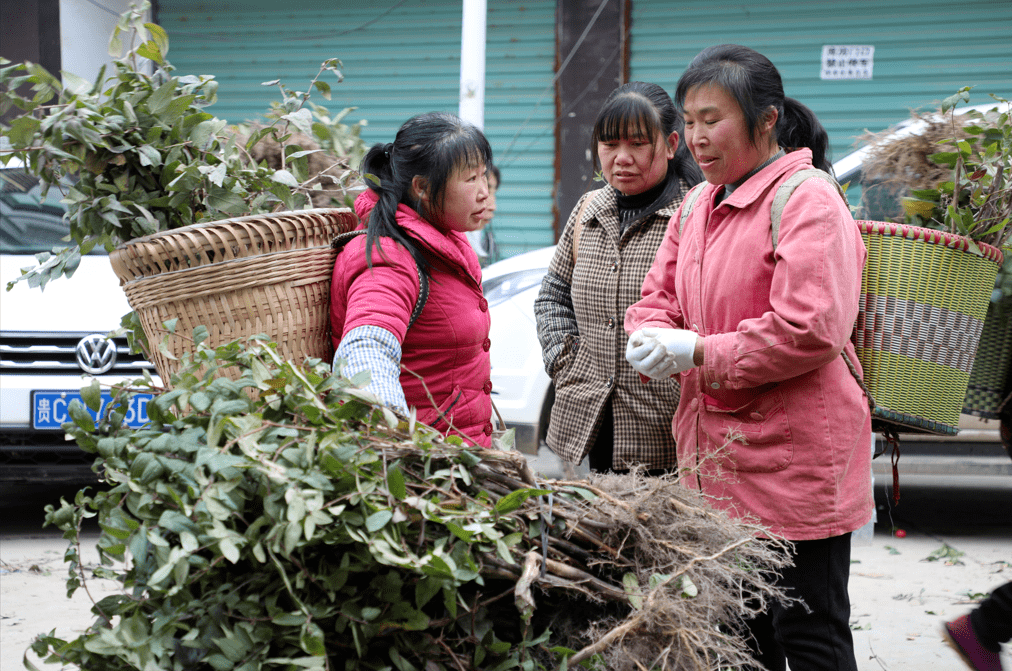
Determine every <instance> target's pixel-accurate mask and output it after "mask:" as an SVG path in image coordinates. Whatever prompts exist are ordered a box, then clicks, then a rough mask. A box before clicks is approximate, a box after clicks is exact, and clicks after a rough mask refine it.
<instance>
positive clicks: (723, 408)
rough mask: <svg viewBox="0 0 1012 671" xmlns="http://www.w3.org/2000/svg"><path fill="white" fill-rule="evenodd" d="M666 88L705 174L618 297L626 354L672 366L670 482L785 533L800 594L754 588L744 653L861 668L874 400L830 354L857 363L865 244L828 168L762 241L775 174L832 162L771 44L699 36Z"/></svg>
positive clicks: (651, 369) (645, 364) (665, 370)
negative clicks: (778, 595) (766, 52)
mask: <svg viewBox="0 0 1012 671" xmlns="http://www.w3.org/2000/svg"><path fill="white" fill-rule="evenodd" d="M675 100H676V103H677V104H678V105H679V106H680V107H681V108H682V111H683V114H684V116H685V140H686V143H687V144H688V146H689V150H690V151H691V152H692V155H693V158H695V159H696V162H697V163H698V164H699V166H700V168H701V169H702V171H703V175H704V176H705V177H706V180H707V184H704V185H702V186H701V187H697V188H701V191H700V192H699V194H698V199H697V200H696V201H695V203H694V206H693V208H692V210H691V213H690V214H689V216H688V217H687V219H686V220H685V222H684V229H683V230H681V231H680V230H679V229H680V227H681V225H680V219H681V214H682V212H681V209H682V208H680V209H679V212H676V213H675V215H674V217H673V218H672V220H671V223H670V224H669V226H668V231H667V234H666V236H665V239H664V242H663V243H662V244H661V247H660V249H659V251H658V253H657V257H656V260H655V262H654V264H653V267H652V268H651V270H650V272H649V273H648V274H647V277H646V279H645V281H644V284H643V292H642V295H643V297H642V299H641V300H640V301H639V302H637V303H635V304H633V305H632V307H630V308H629V310H628V312H627V313H626V319H625V328H626V330H627V331H628V332H629V333H630V334H631V335H630V340H629V343H630V344H629V347H628V349H627V351H626V358H627V359H628V360H629V362H630V363H631V364H632V366H633V368H635V369H636V370H637V371H639V372H640V373H641V374H644V375H646V376H648V377H651V378H660V377H667V376H670V375H675V374H678V375H680V376H681V378H680V379H681V384H682V396H681V400H680V402H679V406H678V409H677V411H676V414H675V417H674V421H673V425H672V427H673V431H674V435H675V442H676V443H677V446H678V447H677V451H678V463H679V466H680V467H683V468H690V469H694V471H695V472H694V473H693V474H692V475H691V476H689V477H685V478H683V480H682V482H683V483H685V484H686V485H688V486H690V487H696V488H699V489H701V490H702V491H703V492H705V493H706V494H708V495H711V496H712V497H713V498H712V501H713V504H714V505H715V506H718V507H722V508H724V509H727V510H728V511H730V512H731V513H732V514H733V515H735V516H737V517H739V518H742V519H746V518H751V519H755V520H758V521H759V522H761V523H762V524H763V525H765V526H767V527H768V528H769V529H770V531H771V532H772V533H773V534H775V535H778V536H782V537H786V538H787V539H790V540H792V541H795V545H794V548H795V550H794V553H793V559H794V566H793V567H789V568H787V569H785V570H784V572H783V576H782V577H781V578H780V581H779V582H780V585H781V586H782V587H784V588H786V589H787V591H788V592H789V593H790V594H791V595H792V596H795V597H801V599H802V600H804V602H805V603H806V605H807V608H808V609H810V611H806V607H805V606H801V605H798V604H794V605H790V606H785V605H783V604H767V608H766V612H764V613H761V614H760V615H759V616H758V617H756V618H755V619H753V620H750V622H749V628H750V633H751V635H752V636H751V637H750V638H749V640H750V643H751V645H752V647H753V655H754V656H755V658H756V659H757V660H758V661H759V662H761V663H762V664H763V665H764V666H765V667H766V668H768V669H770V670H771V671H777V670H778V669H779V670H782V669H784V668H785V665H786V661H789V662H790V666H791V669H793V670H794V671H800V670H801V669H827V670H828V669H834V670H836V669H846V670H855V671H856V669H857V666H856V662H855V661H854V651H853V642H852V639H851V634H850V628H849V614H850V602H849V597H848V594H847V581H848V575H849V571H850V533H851V532H852V531H855V530H856V529H858V528H860V527H861V526H863V525H864V524H865V523H866V522H868V521H869V519H870V518H871V515H872V512H873V498H872V492H871V469H870V459H871V450H870V445H871V417H870V412H869V408H868V401H867V399H866V398H865V397H864V396H863V394H862V391H861V388H860V386H859V384H858V383H857V381H856V380H855V378H854V375H853V374H852V373H851V371H850V370H849V368H848V366H847V363H846V362H845V360H844V357H843V356H842V355H843V354H846V355H847V357H849V359H850V361H852V362H854V365H855V366H856V367H857V370H858V371H860V364H858V363H857V357H856V355H855V352H854V347H853V345H852V344H851V342H850V335H851V332H852V330H853V327H854V322H855V319H856V317H857V313H858V300H859V297H860V290H861V271H862V268H863V265H864V261H865V256H866V253H865V249H864V245H863V243H862V241H861V236H860V233H859V231H858V228H857V226H856V225H855V224H854V221H853V219H852V218H851V215H850V211H849V209H848V207H847V204H846V202H844V200H843V199H842V198H841V197H840V195H839V194H838V192H837V191H836V189H835V188H834V186H832V185H831V184H830V183H829V182H826V181H823V180H822V179H808V180H806V181H804V182H803V183H802V184H801V185H800V186H799V187H798V188H797V190H796V191H795V192H794V194H793V195H792V196H791V198H790V199H789V201H788V202H787V205H786V207H785V209H784V211H783V218H782V222H781V225H780V229H779V235H778V243H777V244H776V246H774V241H773V233H772V230H771V206H772V202H773V197H774V193H775V191H776V188H777V186H779V185H780V184H782V183H783V182H784V181H785V180H786V179H787V178H788V177H789V176H791V175H792V174H793V173H795V172H797V171H799V170H802V169H806V168H812V167H813V164H814V166H815V167H819V168H823V169H825V170H827V171H828V170H830V166H829V163H828V161H827V160H826V157H825V148H826V144H827V141H828V137H827V135H826V132H825V130H824V129H823V128H822V126H821V124H819V122H818V120H817V119H816V118H815V116H814V114H812V113H811V111H810V110H808V108H806V107H804V106H803V105H801V104H800V103H798V102H797V101H795V100H792V99H790V98H785V96H784V92H783V84H782V82H781V79H780V75H779V73H778V72H777V70H776V68H775V67H774V66H773V64H772V63H771V62H770V61H769V60H768V59H766V58H765V57H764V56H762V55H761V54H758V53H756V52H755V51H752V50H751V49H748V48H745V47H740V46H736V45H721V46H718V47H710V48H708V49H706V50H704V51H703V52H701V53H700V54H699V55H698V56H696V58H695V59H694V60H693V61H692V63H691V64H690V65H689V67H688V69H687V70H686V72H685V73H684V74H683V75H682V77H681V79H680V80H679V82H678V86H677V89H676V94H675ZM813 150H814V154H813ZM689 200H690V198H689V197H687V198H686V202H688V201H689ZM682 207H683V208H685V207H686V206H685V205H683V206H682Z"/></svg>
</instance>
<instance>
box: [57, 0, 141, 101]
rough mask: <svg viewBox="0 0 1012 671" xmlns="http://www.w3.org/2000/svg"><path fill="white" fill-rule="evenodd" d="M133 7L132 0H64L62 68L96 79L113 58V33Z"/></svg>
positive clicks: (61, 26)
mask: <svg viewBox="0 0 1012 671" xmlns="http://www.w3.org/2000/svg"><path fill="white" fill-rule="evenodd" d="M103 7H104V8H105V9H102V8H103ZM129 8H130V0H95V2H94V3H93V2H88V1H87V0H60V60H61V63H62V69H63V70H64V71H66V72H70V73H72V74H75V75H77V76H78V77H83V78H84V79H86V80H88V81H89V82H94V81H95V77H96V76H98V70H99V68H100V67H102V65H103V64H105V63H110V62H112V57H111V56H109V36H110V35H112V29H113V28H115V27H116V22H117V21H118V20H119V15H120V14H121V13H122V12H125V11H126V10H127V9H129ZM106 9H108V10H109V11H106ZM107 74H108V73H107Z"/></svg>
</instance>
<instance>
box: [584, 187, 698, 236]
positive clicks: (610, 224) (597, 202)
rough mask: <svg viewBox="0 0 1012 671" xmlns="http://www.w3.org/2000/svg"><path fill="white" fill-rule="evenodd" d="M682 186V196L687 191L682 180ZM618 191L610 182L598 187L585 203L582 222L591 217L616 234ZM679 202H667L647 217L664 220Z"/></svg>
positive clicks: (638, 224) (631, 227)
mask: <svg viewBox="0 0 1012 671" xmlns="http://www.w3.org/2000/svg"><path fill="white" fill-rule="evenodd" d="M680 185H681V188H682V197H683V198H684V197H685V194H686V193H687V192H688V190H689V187H688V185H686V183H685V182H684V181H681V182H680ZM617 197H618V191H617V190H616V189H615V187H613V186H612V185H610V184H605V185H604V186H603V187H602V188H600V189H598V190H597V192H596V193H595V194H594V195H592V196H591V201H590V203H589V204H588V205H587V209H586V211H585V212H584V213H583V221H582V222H581V223H583V224H584V225H586V224H587V223H589V222H590V221H591V220H592V219H597V221H598V222H599V223H600V224H601V225H602V226H605V227H606V228H608V229H609V230H610V231H611V232H612V234H613V235H615V236H616V237H617V236H618V231H619V220H618V200H617ZM680 204H681V200H680V199H679V200H677V202H672V203H668V204H667V205H665V206H663V207H661V208H660V209H659V210H657V211H656V212H654V213H653V214H652V215H650V217H649V218H648V219H650V220H652V219H653V218H654V217H661V218H663V219H664V221H667V220H668V219H670V218H671V217H673V216H674V215H675V212H677V211H678V206H679V205H680ZM645 221H647V219H640V220H639V221H638V222H636V223H635V224H634V225H632V226H630V227H629V228H627V229H626V234H628V233H629V232H630V231H634V230H636V229H638V228H639V227H640V226H642V225H643V223H644V222H645Z"/></svg>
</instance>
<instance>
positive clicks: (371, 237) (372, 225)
mask: <svg viewBox="0 0 1012 671" xmlns="http://www.w3.org/2000/svg"><path fill="white" fill-rule="evenodd" d="M491 164H492V148H491V146H490V145H489V143H488V140H487V139H486V138H485V135H484V134H483V133H482V132H481V131H480V130H478V128H477V127H475V126H473V125H472V124H470V123H467V122H466V121H463V120H461V119H460V118H459V117H457V116H454V115H453V114H447V113H444V112H428V113H426V114H419V115H418V116H414V117H412V118H410V119H408V120H407V121H406V122H405V123H404V125H403V126H401V127H400V130H398V131H397V136H396V137H395V138H394V141H393V142H388V143H386V144H384V143H382V142H381V143H377V144H375V145H373V146H372V148H371V149H370V150H369V151H368V153H366V155H365V158H363V159H362V172H363V173H364V174H366V175H367V177H366V183H367V184H368V186H369V188H370V189H372V190H373V191H374V192H375V193H376V195H377V196H378V197H379V200H378V201H377V203H376V205H375V207H373V209H372V211H371V212H370V213H369V221H368V223H367V224H366V230H367V233H366V252H365V254H366V262H367V263H368V264H369V265H370V266H371V265H372V250H373V247H375V248H376V249H378V250H379V251H380V253H381V254H382V249H381V248H380V238H392V239H393V240H395V241H396V242H398V243H400V244H402V245H404V247H405V248H406V249H407V250H408V252H409V253H410V254H411V257H412V258H413V259H414V260H415V263H416V264H417V265H418V269H419V270H420V271H421V272H422V273H424V274H425V275H428V273H429V263H428V261H426V259H425V256H424V255H423V254H422V251H421V247H420V246H419V243H418V241H417V240H416V239H415V238H414V237H413V236H411V235H410V234H409V233H408V232H407V231H406V230H404V228H403V227H402V226H401V225H400V224H398V223H397V207H398V205H402V204H403V205H407V206H408V207H410V208H411V209H413V210H415V211H416V212H418V213H419V214H420V215H421V216H422V217H424V218H427V219H428V218H429V217H430V216H432V215H434V214H436V213H437V212H439V211H441V210H442V208H443V204H444V202H445V198H446V182H447V180H448V179H449V177H450V175H451V174H452V173H453V171H454V170H457V169H459V168H473V167H477V166H479V165H483V166H488V165H491ZM368 175H371V176H372V177H374V178H376V180H378V183H376V182H374V181H373V180H372V179H370V178H369V177H368ZM416 176H418V177H421V178H422V179H423V180H424V181H425V184H426V192H427V195H428V201H429V203H430V204H431V207H432V208H433V209H434V212H426V211H424V210H423V208H422V203H421V202H420V201H418V200H415V194H414V191H413V189H412V181H413V180H414V178H415V177H416Z"/></svg>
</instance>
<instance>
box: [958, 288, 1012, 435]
mask: <svg viewBox="0 0 1012 671" xmlns="http://www.w3.org/2000/svg"><path fill="white" fill-rule="evenodd" d="M1010 368H1012V305H1008V304H1000V303H991V305H990V306H989V307H988V309H987V319H986V320H985V321H984V330H983V331H982V332H981V334H980V344H979V345H978V346H977V358H976V359H975V360H974V362H973V370H972V371H971V372H970V382H969V384H968V385H967V388H966V398H965V399H964V401H963V412H965V413H966V414H968V415H977V416H978V417H985V418H987V419H998V407H999V406H1000V405H1001V402H1002V401H1003V400H1004V397H1005V394H1007V393H1009V391H1010V390H1006V389H1005V381H1006V380H1007V379H1008V374H1009V369H1010Z"/></svg>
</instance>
